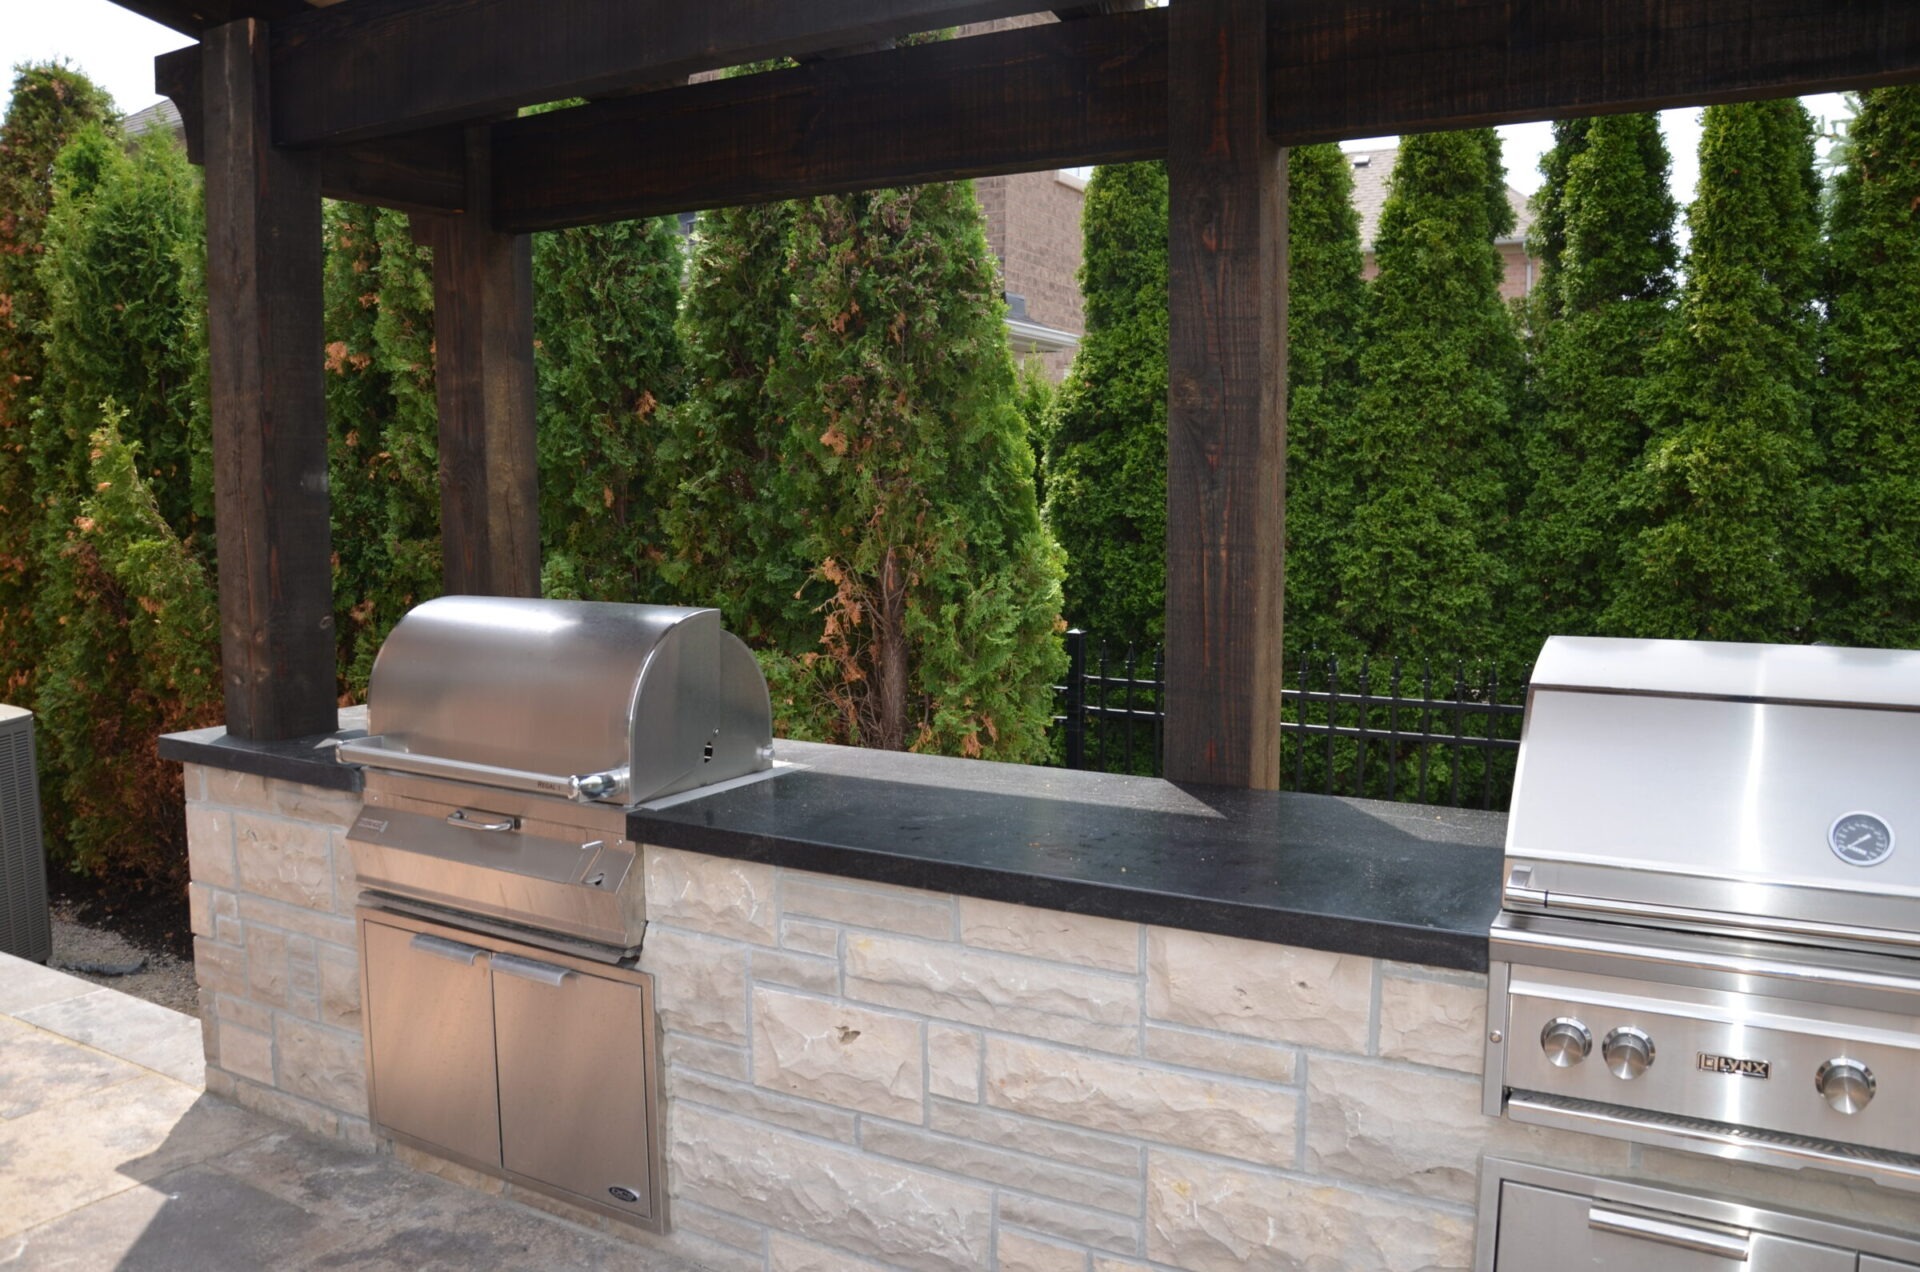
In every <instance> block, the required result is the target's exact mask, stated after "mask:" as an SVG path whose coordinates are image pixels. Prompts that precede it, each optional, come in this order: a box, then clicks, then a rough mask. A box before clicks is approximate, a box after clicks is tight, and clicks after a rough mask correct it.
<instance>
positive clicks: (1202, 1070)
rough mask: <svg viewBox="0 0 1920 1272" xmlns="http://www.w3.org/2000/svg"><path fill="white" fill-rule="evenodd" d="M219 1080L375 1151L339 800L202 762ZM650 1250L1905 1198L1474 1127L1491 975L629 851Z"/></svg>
mask: <svg viewBox="0 0 1920 1272" xmlns="http://www.w3.org/2000/svg"><path fill="white" fill-rule="evenodd" d="M186 789H187V794H188V817H189V836H190V841H191V848H190V851H191V855H192V866H193V874H194V882H193V892H192V896H193V925H194V931H195V934H196V942H195V944H196V953H197V966H198V969H199V975H200V983H201V1002H202V1017H203V1020H204V1022H205V1029H206V1038H207V1060H208V1070H207V1084H208V1088H209V1089H210V1090H212V1091H214V1092H215V1093H216V1094H221V1095H225V1096H227V1097H229V1098H231V1099H234V1100H236V1101H237V1102H239V1103H241V1104H244V1105H247V1106H249V1107H251V1108H255V1109H259V1110H262V1111H265V1112H267V1113H269V1114H272V1115H274V1116H277V1117H280V1118H283V1119H285V1120H287V1121H290V1122H292V1123H294V1124H296V1125H299V1126H301V1127H304V1128H306V1129H308V1130H313V1131H319V1132H321V1133H324V1134H331V1135H335V1136H338V1137H340V1138H342V1139H345V1140H348V1141H351V1142H354V1143H357V1144H361V1145H363V1146H366V1147H369V1148H373V1147H375V1146H376V1143H375V1140H374V1138H373V1136H372V1133H371V1131H370V1129H369V1126H368V1123H367V1116H366V1115H367V1109H366V1094H365V1085H364V1076H363V1068H362V1049H361V1039H360V1033H359V1028H360V1023H359V1022H360V1017H359V983H360V982H359V972H358V966H357V963H358V959H357V949H356V937H355V932H354V926H353V920H352V913H353V905H354V898H355V893H356V889H355V886H354V881H353V878H352V867H351V862H350V860H349V859H348V856H347V853H346V848H345V844H344V834H345V827H346V826H347V825H348V824H349V822H350V819H351V818H352V816H353V814H354V812H355V810H356V808H357V806H358V800H357V797H355V796H352V795H348V794H344V793H339V792H332V791H322V790H317V789H315V788H312V787H306V786H301V785H296V784H293V783H287V782H275V781H267V780H264V779H261V778H257V777H249V776H246V775H242V774H236V773H230V772H224V771H221V770H217V769H209V768H203V767H201V766H196V765H189V766H187V769H186ZM646 884H647V890H648V898H649V910H650V925H649V928H648V933H647V939H646V947H645V954H644V955H643V965H644V966H645V967H646V968H647V969H648V970H649V971H651V972H652V973H653V974H654V976H655V977H656V981H657V994H658V1006H659V1010H660V1022H661V1028H662V1059H663V1066H664V1069H665V1086H664V1093H665V1094H664V1099H663V1108H664V1110H665V1122H666V1128H665V1134H666V1148H665V1155H666V1158H667V1163H668V1165H667V1171H668V1188H669V1192H670V1197H671V1201H670V1204H669V1215H670V1218H671V1221H672V1224H673V1228H674V1230H673V1232H672V1233H670V1234H669V1235H668V1236H667V1237H665V1238H654V1237H650V1236H648V1235H646V1234H643V1233H639V1232H637V1231H636V1230H633V1229H630V1228H628V1227H627V1226H625V1225H623V1224H619V1223H616V1222H610V1221H607V1220H604V1219H601V1218H599V1217H597V1216H593V1215H589V1214H586V1213H585V1212H581V1211H577V1210H573V1209H572V1208H570V1207H567V1206H564V1205H560V1204H558V1203H553V1202H549V1201H546V1200H545V1199H543V1198H541V1197H540V1196H538V1195H537V1194H531V1193H526V1192H524V1191H520V1190H515V1189H514V1188H512V1186H510V1185H502V1184H501V1183H499V1182H498V1181H495V1180H491V1179H487V1178H485V1177H482V1176H479V1175H477V1174H475V1173H474V1172H471V1171H467V1170H465V1169H464V1168H462V1167H458V1166H452V1165H449V1164H445V1163H436V1162H434V1161H432V1160H431V1159H429V1158H425V1157H423V1156H421V1155H419V1154H415V1153H412V1152H411V1151H408V1150H401V1155H402V1156H404V1157H406V1158H407V1159H408V1160H410V1161H413V1162H414V1163H415V1164H417V1165H420V1166H422V1167H424V1168H426V1169H430V1170H434V1171H435V1172H436V1173H439V1174H442V1175H445V1176H448V1177H450V1178H454V1179H457V1180H460V1181H462V1182H465V1183H468V1184H471V1185H474V1186H477V1187H481V1188H486V1189H488V1190H490V1191H495V1192H505V1193H506V1194H508V1195H509V1196H512V1197H514V1198H515V1199H517V1200H521V1201H525V1202H528V1203H530V1204H533V1205H538V1206H542V1207H544V1208H547V1209H550V1210H555V1211H557V1212H559V1213H561V1214H562V1215H564V1216H566V1217H568V1218H570V1219H573V1220H575V1221H577V1222H580V1223H584V1224H587V1225H588V1226H591V1227H594V1228H596V1229H598V1230H601V1231H610V1232H613V1233H616V1234H620V1235H623V1236H627V1237H629V1238H631V1239H633V1240H635V1241H637V1242H640V1243H642V1244H645V1245H649V1246H654V1247H658V1248H662V1249H665V1250H668V1251H671V1252H673V1253H675V1254H677V1255H680V1256H682V1257H685V1258H688V1259H690V1260H691V1261H693V1262H694V1263H696V1264H697V1265H698V1266H700V1267H702V1268H705V1269H711V1270H712V1272H733V1270H735V1269H739V1270H742V1272H745V1270H748V1269H752V1270H756V1272H843V1270H844V1272H872V1269H875V1268H881V1267H896V1268H907V1269H929V1270H944V1269H955V1268H960V1269H999V1270H1000V1272H1054V1270H1056V1269H1062V1270H1068V1269H1070V1270H1072V1272H1140V1270H1141V1269H1145V1268H1148V1267H1176V1268H1191V1269H1201V1270H1212V1269H1223V1270H1224V1269H1234V1270H1236V1272H1237V1270H1238V1269H1241V1268H1272V1269H1295V1268H1299V1269H1312V1270H1314V1272H1332V1270H1334V1269H1338V1270H1339V1272H1371V1270H1373V1269H1382V1270H1390V1272H1412V1270H1414V1269H1427V1268H1465V1267H1467V1266H1468V1265H1469V1264H1470V1262H1471V1255H1472V1242H1473V1231H1474V1210H1473V1207H1474V1200H1475V1197H1476V1195H1477V1193H1476V1189H1477V1178H1478V1171H1479V1162H1480V1158H1481V1155H1482V1153H1483V1152H1492V1153H1496V1154H1500V1155H1504V1156H1509V1157H1518V1158H1523V1159H1529V1160H1535V1161H1543V1162H1547V1163H1549V1164H1554V1165H1561V1166H1567V1167H1571V1168H1574V1169H1591V1170H1596V1171H1599V1172H1602V1173H1610V1174H1624V1175H1629V1176H1634V1177H1638V1178H1643V1179H1647V1180H1651V1181H1656V1182H1660V1181H1665V1182H1672V1183H1679V1184H1682V1185H1690V1186H1699V1187H1704V1188H1710V1189H1714V1190H1717V1191H1722V1192H1730V1193H1734V1194H1739V1195H1745V1196H1748V1197H1751V1198H1753V1199H1755V1200H1759V1201H1767V1202H1773V1203H1777V1204H1783V1205H1787V1206H1791V1207H1796V1208H1800V1209H1805V1210H1811V1211H1815V1212H1817V1213H1824V1214H1829V1215H1833V1216H1835V1217H1842V1218H1854V1219H1862V1220H1866V1221H1870V1222H1873V1221H1877V1222H1880V1223H1883V1224H1887V1225H1890V1226H1894V1227H1897V1228H1902V1229H1906V1228H1910V1227H1911V1225H1912V1209H1913V1199H1912V1197H1911V1195H1908V1194H1901V1193H1895V1192H1891V1191H1885V1190H1881V1189H1877V1188H1874V1187H1873V1186H1872V1185H1869V1184H1860V1183H1855V1182H1852V1181H1849V1180H1846V1179H1842V1178H1839V1177H1835V1176H1830V1175H1824V1174H1820V1173H1817V1172H1788V1171H1774V1170H1765V1169H1760V1168H1755V1167H1748V1166H1738V1165H1731V1164H1728V1163H1723V1162H1719V1161H1715V1160H1713V1159H1708V1158H1701V1157H1693V1156H1688V1155H1681V1154H1673V1153H1666V1152H1660V1151H1657V1150H1649V1149H1640V1148H1636V1147H1634V1146H1631V1145H1626V1144H1622V1143H1618V1142H1615V1141H1610V1140H1601V1139H1594V1138H1590V1137H1584V1136H1577V1135H1569V1134H1565V1133H1560V1132H1552V1131H1543V1130H1539V1129H1535V1128H1526V1127H1520V1126H1516V1125H1513V1124H1510V1123H1506V1122H1501V1121H1496V1120H1492V1119H1488V1118H1486V1117H1483V1116H1482V1115H1481V1113H1480V1111H1479V1105H1480V1082H1479V1078H1478V1073H1479V1069H1480V1056H1481V1034H1482V1031H1483V1029H1484V1010H1485V979H1484V978H1483V977H1480V976H1475V975H1468V974H1463V973H1456V972H1446V971H1438V970H1435V969H1431V968H1423V967H1418V966H1413V965H1408V964H1401V963H1393V962H1387V961H1382V960H1375V959H1369V958H1361V957H1353V956H1342V955H1335V954H1329V953H1325V952H1321V951H1314V950H1305V949H1297V948H1291V947H1287V946H1281V945H1273V944H1267V943H1263V942H1255V941H1244V940H1236V939H1232V938H1227V937H1217V936H1207V935H1201V934H1197V933H1192V932H1186V931H1180V930H1175V929H1166V928H1157V927H1143V926H1141V925H1138V924H1132V923H1119V922H1113V921H1109V920H1104V919H1091V918H1085V917H1081V916H1075V915H1068V914H1063V913H1059V912H1057V911H1049V910H1041V909H1032V908H1028V907H1024V906H1016V905H1005V904H1001V903H998V902H990V901H981V900H975V899H971V898H965V897H953V896H948V895H945V894H939V893H931V892H924V891H916V890H912V889H906V888H892V887H884V886H880V885H873V884H864V883H857V882H853V881H850V880H846V879H840V878H834V877H828V876H822V875H815V874H808V873H805V872H801V871H794V870H786V869H779V868H775V867H771V866H765V865H756V864H750V863H743V862H735V861H730V860H724V859H721V858H716V857H709V856H704V855H700V854H695V853H687V852H678V851H672V850H666V849H658V848H649V849H648V850H647V856H646Z"/></svg>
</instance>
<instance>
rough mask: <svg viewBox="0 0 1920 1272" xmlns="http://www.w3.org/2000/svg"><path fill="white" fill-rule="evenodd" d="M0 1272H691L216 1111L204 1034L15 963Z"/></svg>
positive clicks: (155, 1009)
mask: <svg viewBox="0 0 1920 1272" xmlns="http://www.w3.org/2000/svg"><path fill="white" fill-rule="evenodd" d="M0 1268H4V1269H6V1270H7V1272H25V1270H26V1269H55V1268H57V1269H62V1270H63V1272H64V1270H68V1269H71V1270H74V1272H82V1270H86V1269H107V1268H113V1269H124V1270H126V1272H174V1270H178V1272H227V1270H228V1269H231V1270H233V1272H260V1270H261V1269H274V1270H276V1272H278V1270H280V1269H289V1270H291V1269H321V1268H342V1269H354V1270H356V1272H357V1270H359V1269H368V1270H369V1272H381V1270H385V1269H392V1270H393V1272H429V1270H434V1269H448V1270H449V1272H451V1270H453V1269H459V1270H460V1272H469V1270H470V1269H480V1268H485V1269H527V1270H528V1272H535V1270H538V1272H553V1270H556V1269H569V1268H623V1269H637V1270H640V1272H692V1270H691V1269H690V1268H689V1267H688V1266H687V1265H686V1264H684V1263H681V1262H679V1261H676V1260H673V1259H669V1258H667V1257H665V1256H662V1255H660V1254H656V1253H652V1252H650V1251H647V1250H644V1249H641V1248H639V1247H636V1246H634V1245H632V1244H629V1243H627V1242H624V1241H619V1240H616V1239H613V1238H610V1237H607V1236H604V1235H601V1234H598V1233H595V1232H591V1231H588V1230H587V1229H584V1228H581V1227H577V1226H575V1225H573V1224H571V1223H568V1222H566V1221H564V1220H562V1219H559V1218H556V1217H553V1216H550V1215H548V1214H545V1213H543V1212H541V1211H538V1210H533V1209H530V1208H528V1207H527V1206H524V1205H521V1204H519V1203H517V1202H515V1201H512V1200H510V1199H507V1198H503V1197H499V1196H491V1195H487V1194H483V1193H478V1192H474V1191H471V1190H469V1189H465V1188H461V1187H458V1186H456V1185H453V1184H450V1183H447V1182H446V1181H444V1180H441V1179H437V1178H434V1177H433V1176H431V1175H426V1174H423V1173H421V1172H419V1171H415V1170H412V1169H409V1168H408V1167H407V1166H405V1165H403V1164H401V1163H400V1162H398V1161H396V1160H394V1158H393V1157H392V1156H391V1155H389V1154H377V1155H376V1154H373V1153H367V1152H361V1151H356V1150H355V1149H353V1148H351V1147H347V1146H345V1145H341V1144H336V1143H334V1142H332V1141H328V1140H323V1139H318V1138H316V1137H314V1136H310V1135H306V1134H303V1133H301V1132H299V1131H296V1130H293V1129H290V1128H288V1127H286V1126H284V1125H281V1124H280V1123H277V1122H274V1121H271V1120H269V1119H267V1118H263V1117H260V1116H259V1115H257V1114H254V1113H252V1112H249V1111H247V1110H245V1109H242V1108H240V1107H238V1106H236V1105H233V1104H230V1103H228V1102H226V1101H224V1100H221V1099H218V1098H216V1097H214V1096H211V1095H209V1094H207V1092H206V1091H205V1089H204V1078H203V1060H202V1052H201V1043H200V1022H199V1021H198V1020H196V1019H194V1018H193V1017H191V1016H184V1015H181V1014H180V1013H179V1012H175V1011H169V1010H167V1009H166V1008H164V1007H160V1006H156V1005H154V1004H153V1003H149V1002H145V1001H143V1000H141V999H138V998H133V997H130V996H129V995H126V994H123V993H120V992H119V991H117V990H113V989H103V988H101V987H99V986H97V985H93V984H90V983H89V982H87V981H83V980H80V979H79V978H77V977H73V976H69V975H67V974H66V973H64V972H57V971H51V970H49V969H47V968H44V967H41V966H40V965H38V964H36V963H29V962H26V961H24V960H21V959H18V958H14V957H12V956H10V955H6V954H0Z"/></svg>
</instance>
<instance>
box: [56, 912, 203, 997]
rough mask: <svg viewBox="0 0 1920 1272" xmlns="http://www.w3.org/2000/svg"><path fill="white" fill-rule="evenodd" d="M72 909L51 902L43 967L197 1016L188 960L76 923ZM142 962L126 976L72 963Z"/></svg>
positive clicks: (108, 963) (191, 968)
mask: <svg viewBox="0 0 1920 1272" xmlns="http://www.w3.org/2000/svg"><path fill="white" fill-rule="evenodd" d="M77 908H78V907H76V906H74V905H73V904H72V903H70V902H68V901H64V900H56V901H55V902H54V904H53V957H52V958H51V959H49V960H48V966H50V967H55V968H58V969H59V970H61V971H63V972H71V973H73V974H74V975H75V976H79V977H82V978H84V979H86V980H90V981H92V982H94V983H95V984H96V985H106V986H108V987H110V988H112V989H117V990H119V991H120V992H122V993H125V994H132V995H133V996H134V997H136V998H144V999H146V1000H147V1001H148V1002H150V1003H159V1004H160V1005H161V1006H162V1007H171V1008H173V1009H174V1010H175V1011H183V1012H185V1013H187V1014H188V1015H189V1016H197V1015H199V1014H200V1001H199V995H198V993H197V991H196V989H195V986H194V980H193V963H192V961H191V960H189V959H183V958H177V957H175V956H174V955H172V954H168V953H165V952H162V951H158V950H147V949H143V948H141V947H140V946H138V945H136V944H134V943H133V942H132V941H129V940H128V939H127V938H126V937H124V936H121V935H120V934H119V933H117V932H112V931H109V930H108V929H106V928H104V927H99V926H95V925H93V924H91V923H86V922H82V921H80V920H79V919H77V918H76V917H75V910H76V909H77ZM141 959H145V960H146V966H145V967H143V968H142V969H141V970H140V971H138V972H135V973H133V974H132V975H130V976H102V975H99V974H97V973H92V972H86V971H82V970H81V969H80V967H78V966H76V964H89V963H91V964H105V965H109V966H111V965H114V964H121V965H124V964H127V963H134V962H138V961H140V960H141Z"/></svg>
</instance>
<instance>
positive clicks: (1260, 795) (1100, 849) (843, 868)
mask: <svg viewBox="0 0 1920 1272" xmlns="http://www.w3.org/2000/svg"><path fill="white" fill-rule="evenodd" d="M776 754H777V755H778V757H779V758H780V759H781V760H783V761H788V762H792V763H793V764H795V765H796V767H794V768H792V769H789V770H786V771H783V772H781V773H780V774H778V775H777V776H774V777H770V778H767V779H764V780H761V781H758V782H754V783H751V784H748V785H744V786H738V787H735V788H733V789H729V790H723V791H720V792H717V793H714V794H709V795H703V796H700V797H699V798H696V799H692V800H688V801H686V802H682V803H676V804H673V805H672V806H671V807H667V808H664V809H659V810H654V811H650V810H647V809H635V810H633V811H632V812H630V813H629V814H628V816H627V833H628V835H629V837H630V838H633V839H635V840H642V841H645V842H647V843H652V844H659V845H662V846H663V847H669V848H685V849H690V850H693V851H696V852H704V853H710V854H713V855H715V856H722V857H735V858H740V859H743V860H748V861H762V862H769V863H772V864H775V865H782V866H791V867H794V868H797V869H802V870H814V871H819V872H821V873H823V874H834V875H842V876H845V877H849V878H856V879H870V880H875V881H879V882H884V883H897V884H904V885H907V886H911V887H919V888H930V889H933V890H936V891H943V892H954V893H959V894H961V895H963V896H978V897H987V898H991V899H993V900H998V901H1012V902H1018V903H1020V904H1023V905H1034V906H1042V907H1046V908H1049V909H1055V910H1067V911H1070V912H1073V913H1077V914H1093V915H1100V916H1103V917H1106V918H1114V919H1126V920H1131V921H1134V922H1142V923H1155V924H1160V925H1163V926H1166V927H1177V928H1188V929H1192V930H1195V931H1202V932H1218V933H1223V934H1226V935H1230V936H1241V937H1249V938H1253V939H1256V940H1265V941H1276V942H1282V943H1285V944H1288V945H1301V946H1307V947H1311V948H1315V949H1325V950H1333V951H1336V952H1340V953H1351V954H1364V955H1370V956H1374V957H1380V958H1392V959H1401V960H1405V961H1407V962H1413V963H1426V964H1429V965H1433V966H1438V967H1452V968H1464V969H1467V970H1472V971H1482V970H1485V968H1486V965H1487V927H1488V925H1489V924H1490V923H1491V922H1492V921H1493V917H1494V915H1495V913H1497V911H1498V909H1499V894H1500V886H1499V885H1500V862H1501V846H1502V844H1503V842H1504V840H1505V836H1506V821H1507V819H1506V816H1505V815H1504V814H1502V813H1484V812H1477V811H1471V810H1462V809H1453V808H1434V807H1430V806H1427V805H1420V804H1393V803H1383V802H1380V801H1377V800H1355V799H1339V798H1334V797H1331V796H1326V795H1296V794H1290V793H1285V792H1272V791H1244V790H1232V789H1224V788H1219V787H1208V786H1185V785H1176V784H1174V783H1172V782H1164V781H1159V780H1157V779H1153V778H1142V777H1117V776H1112V775H1108V774H1101V773H1080V772H1072V771H1068V770H1061V769H1044V768H1030V767H1026V766H1023V765H1012V764H988V763H983V762H980V761H975V760H955V759H942V758H939V757H934V756H923V755H904V754H898V753H889V752H878V751H863V750H855V749H851V748H845V747H829V746H814V745H809V744H806V743H791V742H782V743H779V744H777V749H776Z"/></svg>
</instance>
